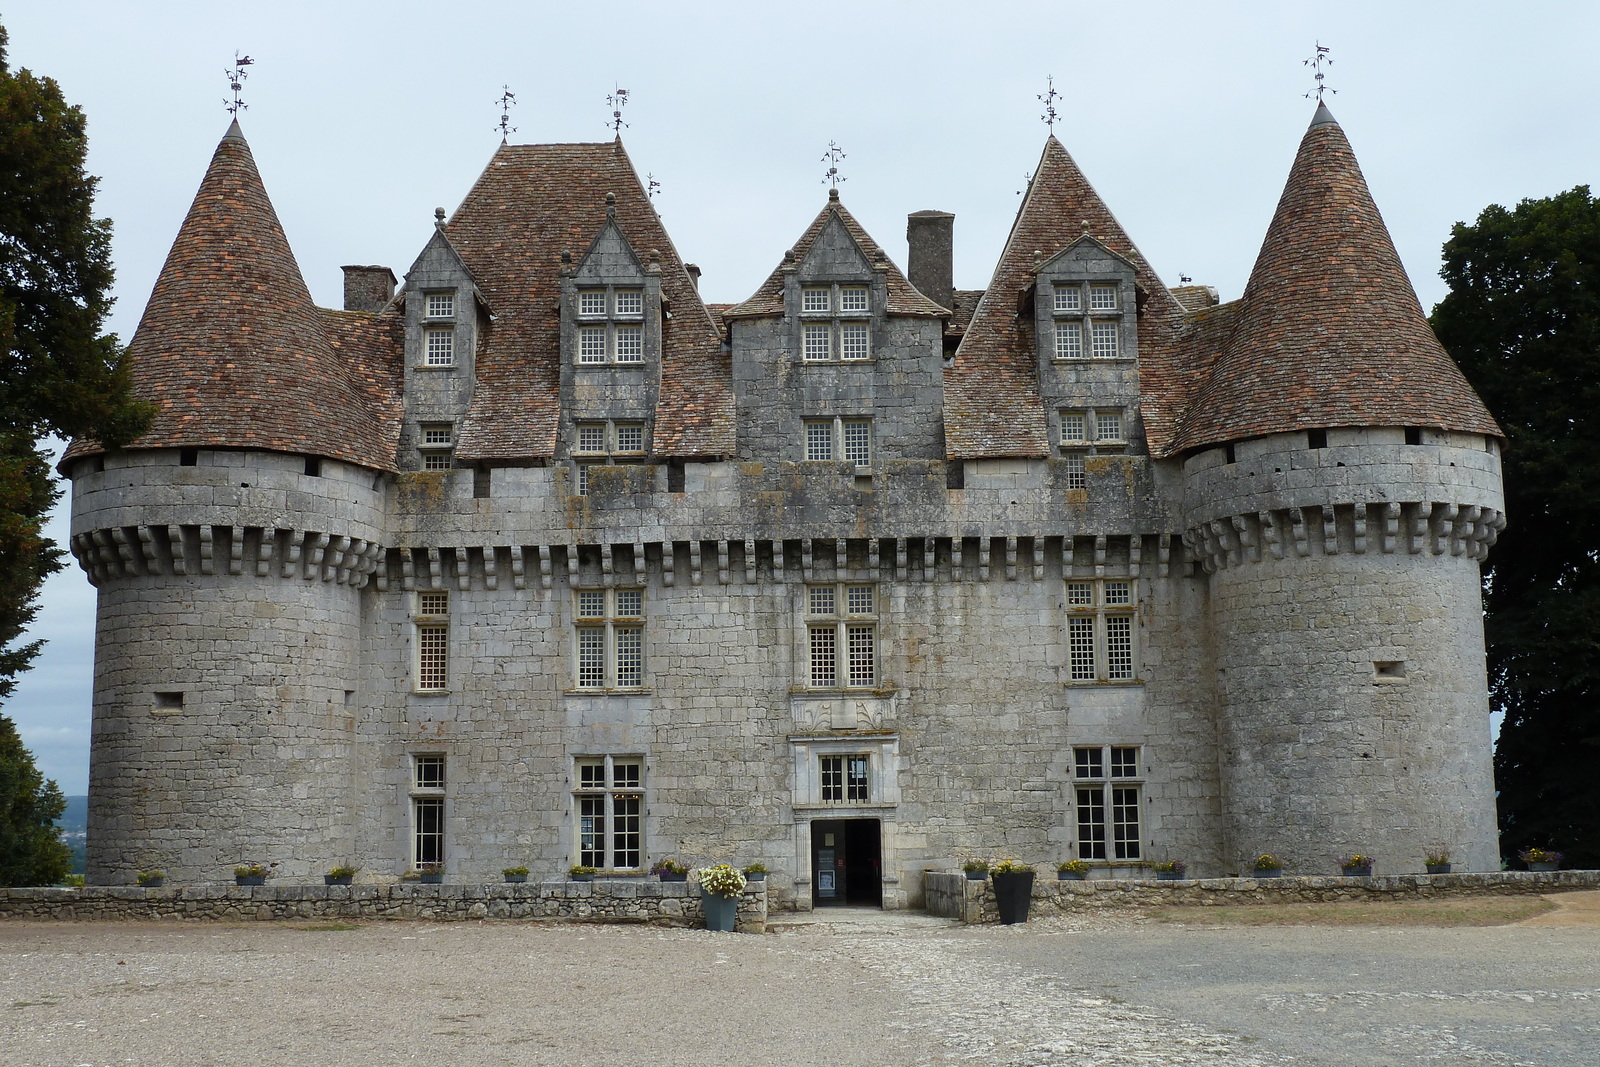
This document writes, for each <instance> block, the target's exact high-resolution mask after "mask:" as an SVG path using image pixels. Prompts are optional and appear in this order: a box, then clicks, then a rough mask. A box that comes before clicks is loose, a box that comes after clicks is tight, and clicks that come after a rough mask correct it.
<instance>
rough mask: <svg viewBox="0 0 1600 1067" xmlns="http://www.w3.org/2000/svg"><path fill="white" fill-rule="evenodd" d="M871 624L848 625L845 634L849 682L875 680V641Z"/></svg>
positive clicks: (866, 683) (867, 683) (867, 682)
mask: <svg viewBox="0 0 1600 1067" xmlns="http://www.w3.org/2000/svg"><path fill="white" fill-rule="evenodd" d="M873 629H874V628H873V627H872V626H859V625H857V626H849V627H847V628H846V634H847V636H848V638H849V641H850V684H851V685H872V684H873V683H874V682H876V681H877V667H876V662H877V655H876V641H875V640H874V638H873Z"/></svg>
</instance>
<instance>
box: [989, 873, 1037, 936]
mask: <svg viewBox="0 0 1600 1067" xmlns="http://www.w3.org/2000/svg"><path fill="white" fill-rule="evenodd" d="M993 881H994V902H995V906H996V907H997V908H999V910H1000V921H1001V922H1002V923H1005V924H1006V925H1007V926H1010V925H1012V924H1014V923H1025V922H1027V921H1028V908H1029V907H1030V906H1032V904H1033V872H1032V871H1023V872H1021V873H1018V874H996V875H994V876H993Z"/></svg>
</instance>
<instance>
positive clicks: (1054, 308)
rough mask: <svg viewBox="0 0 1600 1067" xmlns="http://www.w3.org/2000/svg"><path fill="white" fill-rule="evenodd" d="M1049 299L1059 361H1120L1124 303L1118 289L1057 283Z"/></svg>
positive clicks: (1078, 283) (1051, 325) (1104, 285)
mask: <svg viewBox="0 0 1600 1067" xmlns="http://www.w3.org/2000/svg"><path fill="white" fill-rule="evenodd" d="M1050 296H1051V300H1050V317H1051V319H1052V321H1051V323H1050V328H1051V330H1052V332H1053V334H1054V344H1053V354H1054V356H1055V358H1056V359H1058V360H1077V359H1084V358H1085V357H1088V358H1091V359H1119V358H1121V356H1122V325H1123V324H1122V299H1121V297H1120V296H1119V290H1118V287H1117V286H1115V285H1106V284H1103V283H1094V282H1091V283H1089V284H1084V283H1082V282H1057V283H1055V284H1054V285H1052V286H1051V288H1050Z"/></svg>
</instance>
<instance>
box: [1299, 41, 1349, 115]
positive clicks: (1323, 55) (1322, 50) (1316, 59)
mask: <svg viewBox="0 0 1600 1067" xmlns="http://www.w3.org/2000/svg"><path fill="white" fill-rule="evenodd" d="M1316 44H1317V51H1316V54H1315V55H1313V56H1312V57H1311V58H1310V59H1307V60H1305V61H1304V62H1303V63H1301V64H1300V65H1301V66H1303V67H1310V68H1311V69H1312V70H1314V71H1316V74H1317V87H1316V88H1315V89H1312V90H1311V91H1310V92H1308V93H1305V94H1304V96H1305V98H1306V99H1307V100H1310V99H1311V98H1312V97H1313V96H1315V97H1316V98H1317V103H1318V104H1319V105H1320V104H1321V103H1322V94H1323V93H1332V94H1334V95H1335V96H1338V95H1339V90H1337V89H1334V88H1330V87H1329V86H1327V85H1324V84H1323V81H1322V79H1323V78H1324V77H1325V76H1326V75H1324V74H1323V73H1322V68H1323V66H1324V65H1327V66H1330V67H1331V66H1333V60H1331V59H1329V58H1328V48H1327V46H1326V45H1324V44H1323V43H1322V42H1321V41H1318V42H1317V43H1316Z"/></svg>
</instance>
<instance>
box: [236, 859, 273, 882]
mask: <svg viewBox="0 0 1600 1067" xmlns="http://www.w3.org/2000/svg"><path fill="white" fill-rule="evenodd" d="M277 869H278V865H277V864H276V863H253V862H252V863H241V864H239V866H237V867H235V868H234V869H233V882H234V884H235V885H266V884H267V879H268V878H270V877H272V872H273V871H275V870H277Z"/></svg>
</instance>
